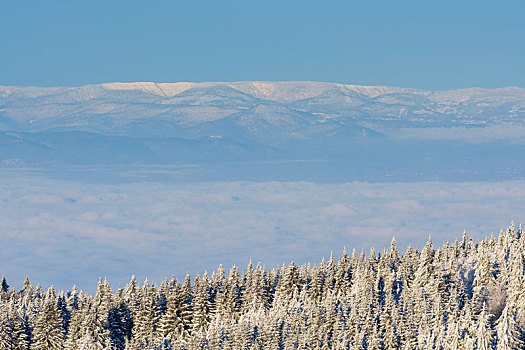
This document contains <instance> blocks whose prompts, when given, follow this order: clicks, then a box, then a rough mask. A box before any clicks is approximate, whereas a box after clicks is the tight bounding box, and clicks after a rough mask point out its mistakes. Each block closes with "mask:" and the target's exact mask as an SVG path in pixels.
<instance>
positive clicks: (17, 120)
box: [0, 82, 525, 165]
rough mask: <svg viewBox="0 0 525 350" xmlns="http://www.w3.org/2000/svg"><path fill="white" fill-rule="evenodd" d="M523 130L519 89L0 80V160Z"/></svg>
mask: <svg viewBox="0 0 525 350" xmlns="http://www.w3.org/2000/svg"><path fill="white" fill-rule="evenodd" d="M458 130H459V133H458ZM521 131H525V89H523V88H517V87H507V88H499V89H483V88H469V89H461V90H450V91H427V90H417V89H409V88H399V87H385V86H357V85H343V84H335V83H320V82H232V83H226V82H211V83H152V82H140V83H108V84H100V85H86V86H80V87H16V86H0V146H1V147H0V159H1V160H2V162H3V164H4V165H6V164H8V165H9V164H17V162H18V163H23V164H37V163H42V162H53V161H66V162H84V161H88V162H95V163H97V162H102V163H104V162H106V161H107V162H112V163H115V162H117V163H118V162H146V163H157V162H160V163H166V162H168V163H171V162H177V161H190V162H193V161H213V160H224V159H229V160H238V159H250V160H253V159H305V158H315V159H319V158H337V157H339V156H341V155H343V156H345V157H347V156H349V154H350V153H352V151H351V149H355V147H356V146H355V145H356V143H362V142H380V143H381V142H385V141H384V140H386V139H388V140H392V139H399V138H401V139H438V140H441V139H447V138H450V136H451V135H452V138H455V139H463V137H466V138H467V139H469V138H470V139H476V138H485V137H488V138H489V139H491V140H494V139H505V138H506V134H507V133H508V134H509V135H511V136H512V138H514V139H516V138H519V137H520V132H521ZM496 134H497V135H496ZM436 135H437V136H436ZM454 135H455V136H454ZM476 135H478V136H476ZM495 136H498V137H496V138H495ZM373 140H375V141H373ZM377 140H383V141H377ZM383 145H384V144H383ZM387 148H388V147H387ZM356 152H357V151H356ZM358 153H359V152H358Z"/></svg>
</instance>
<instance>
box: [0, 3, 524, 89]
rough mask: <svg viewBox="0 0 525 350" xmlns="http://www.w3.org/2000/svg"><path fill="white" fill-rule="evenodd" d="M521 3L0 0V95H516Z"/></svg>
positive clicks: (521, 80) (521, 62)
mask: <svg viewBox="0 0 525 350" xmlns="http://www.w3.org/2000/svg"><path fill="white" fill-rule="evenodd" d="M524 18H525V1H523V0H500V1H482V0H476V1H470V0H461V1H448V0H440V1H421V0H417V1H391V0H389V1H377V0H371V1H359V2H357V1H306V0H302V1H284V0H281V1H273V0H265V1H250V0H241V1H228V0H223V1H217V0H214V1H203V0H191V1H174V0H169V1H164V0H90V1H75V0H46V1H34V0H16V1H13V0H0V85H42V86H53V85H67V86H75V85H83V84H90V83H101V82H110V81H156V82H176V81H237V80H273V81H280V80H312V81H330V82H341V83H349V84H363V85H395V86H407V87H416V88H427V89H435V90H437V89H452V88H463V87H470V86H482V87H501V86H521V87H525V20H524Z"/></svg>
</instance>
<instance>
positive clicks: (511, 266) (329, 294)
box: [0, 224, 525, 350]
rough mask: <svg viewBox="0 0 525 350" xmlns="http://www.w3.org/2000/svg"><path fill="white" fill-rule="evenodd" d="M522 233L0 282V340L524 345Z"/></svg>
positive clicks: (92, 345) (211, 345)
mask: <svg viewBox="0 0 525 350" xmlns="http://www.w3.org/2000/svg"><path fill="white" fill-rule="evenodd" d="M524 266H525V237H524V234H523V231H522V229H521V226H520V227H519V228H516V227H515V226H514V224H512V226H511V227H509V228H508V229H507V230H505V231H501V232H500V234H499V235H498V236H497V237H494V236H491V237H489V238H486V239H483V240H480V241H477V242H475V241H473V240H472V239H470V238H468V237H467V235H466V234H464V235H463V238H462V239H461V240H456V241H455V242H454V243H445V244H444V245H443V246H442V247H440V248H436V247H434V245H433V244H432V241H431V239H429V240H428V242H427V243H426V245H425V246H424V247H423V248H422V249H419V248H411V247H409V248H408V249H407V250H406V251H405V252H404V253H401V252H400V251H398V249H397V247H396V241H395V239H393V240H392V243H391V245H390V248H389V249H385V250H383V251H382V252H380V253H378V252H376V251H375V250H374V249H372V250H371V251H370V252H369V253H368V254H365V253H364V252H361V253H356V251H355V250H354V251H352V252H350V253H347V251H346V249H345V250H344V251H343V253H342V255H341V256H340V257H339V258H335V257H334V256H333V255H332V256H331V257H330V258H329V259H328V260H323V261H321V262H320V263H319V264H317V265H311V264H306V265H303V266H297V265H296V264H294V263H293V262H292V263H290V264H289V265H288V266H284V265H283V266H282V267H279V268H274V269H269V270H268V269H266V268H264V267H263V266H261V265H260V264H257V265H254V264H252V263H251V262H250V263H249V264H248V266H247V267H246V268H245V269H243V270H239V269H238V268H237V267H235V266H233V267H232V268H231V269H230V270H229V271H225V270H224V269H223V267H222V266H220V267H219V268H218V269H217V270H216V271H214V272H213V273H211V274H209V273H207V272H204V273H203V274H202V275H196V276H194V277H193V278H191V277H190V276H189V275H188V276H186V278H185V280H184V281H181V282H179V281H177V280H176V279H175V278H171V279H170V280H168V279H165V280H164V281H162V282H161V283H160V284H156V283H150V282H149V281H147V280H146V281H144V283H138V282H137V281H136V280H135V278H134V277H132V278H131V281H130V282H129V283H128V284H127V285H126V286H124V287H123V288H120V287H119V288H118V289H116V290H113V289H112V288H111V286H110V284H109V282H108V281H106V280H102V279H101V280H100V281H99V284H98V287H97V290H96V292H95V294H94V295H92V294H90V293H85V292H82V291H79V290H77V289H76V288H73V289H72V290H71V291H67V292H63V291H56V290H55V289H54V288H53V287H51V288H49V289H48V290H47V291H45V290H43V289H42V288H40V286H37V287H34V286H33V285H32V284H31V282H30V280H29V278H26V280H25V282H24V284H23V287H22V288H21V290H15V289H13V288H10V287H9V285H8V283H7V281H6V280H5V279H3V280H2V286H1V291H0V299H1V301H0V348H1V349H6V350H7V349H105V348H107V349H130V350H131V349H523V348H525V345H524V344H525V342H524V341H525V293H524V283H525V281H524V277H525V276H524V273H525V271H524Z"/></svg>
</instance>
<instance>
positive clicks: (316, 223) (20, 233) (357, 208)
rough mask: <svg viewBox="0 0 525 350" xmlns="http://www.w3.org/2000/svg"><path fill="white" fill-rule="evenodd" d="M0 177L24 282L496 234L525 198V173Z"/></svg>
mask: <svg viewBox="0 0 525 350" xmlns="http://www.w3.org/2000/svg"><path fill="white" fill-rule="evenodd" d="M0 176H1V177H2V182H1V183H0V207H2V211H0V232H2V235H1V236H0V266H2V271H1V274H5V275H6V277H7V278H8V282H10V283H11V284H12V285H14V286H16V287H19V284H21V283H22V281H23V279H24V276H25V275H26V274H27V275H29V276H30V278H31V280H32V281H33V282H35V283H36V282H41V283H42V285H43V286H49V285H50V284H54V285H55V286H57V287H58V288H61V289H66V288H71V287H72V284H73V283H76V284H77V286H79V287H81V288H83V289H85V290H92V289H93V288H95V286H96V281H97V280H98V277H99V276H102V277H107V278H108V279H109V280H110V282H111V283H112V284H114V285H117V284H125V283H126V282H127V281H128V280H129V278H130V276H131V275H132V274H136V275H137V277H138V278H139V279H143V278H145V277H146V276H147V277H148V278H149V279H150V280H156V281H159V280H160V279H162V278H163V277H164V276H168V277H169V276H171V275H172V274H174V275H175V276H176V277H177V278H178V279H183V278H184V276H185V274H186V273H187V272H189V273H191V274H192V275H194V274H195V273H202V272H203V271H204V269H208V270H214V269H216V268H217V267H218V265H219V264H223V265H224V266H225V268H226V269H228V268H229V267H231V265H232V264H237V265H238V266H240V267H241V268H244V267H245V266H246V265H247V264H248V261H249V260H250V259H253V260H254V261H261V262H262V263H264V264H265V265H266V266H267V267H275V266H276V265H279V264H282V263H283V262H284V263H286V264H288V263H289V262H290V261H291V260H294V261H295V262H297V263H299V264H303V263H305V262H312V263H318V262H319V261H320V260H321V258H323V257H328V256H329V255H330V251H332V250H333V251H334V253H335V254H336V255H340V253H341V251H342V249H343V246H345V245H346V246H347V247H348V248H356V249H357V250H358V252H359V251H360V249H361V248H365V249H366V250H368V249H369V248H370V247H373V246H375V247H376V248H377V249H378V250H379V251H380V250H382V249H383V248H384V247H388V245H389V242H390V240H391V238H392V236H393V235H395V236H396V237H397V240H398V245H399V246H400V248H401V249H402V250H404V249H405V248H406V247H407V245H408V244H412V245H420V246H421V245H423V244H424V243H425V241H426V239H427V237H428V235H432V239H433V241H434V243H435V244H438V245H440V244H441V243H442V242H443V241H444V240H451V241H453V240H454V239H455V238H461V235H462V232H463V230H464V229H466V230H467V231H468V233H469V234H470V235H471V236H472V237H474V238H480V237H487V236H489V235H490V234H491V233H492V232H494V233H495V234H497V233H498V232H499V230H500V228H506V227H507V226H508V225H509V224H510V221H511V220H512V219H514V220H515V221H516V223H517V224H518V223H519V222H520V221H521V220H522V219H523V208H524V207H525V182H523V181H513V182H470V183H444V182H422V183H388V184H387V183H376V184H371V183H364V182H354V183H340V184H321V183H313V182H215V183H214V182H201V183H196V182H194V183H178V184H177V183H171V184H170V183H166V182H151V181H150V182H130V183H120V184H115V183H86V182H80V181H71V180H64V179H62V180H60V179H52V178H50V177H47V176H43V175H42V174H40V173H38V172H36V173H33V172H31V171H27V170H23V169H11V170H9V169H4V170H1V172H0Z"/></svg>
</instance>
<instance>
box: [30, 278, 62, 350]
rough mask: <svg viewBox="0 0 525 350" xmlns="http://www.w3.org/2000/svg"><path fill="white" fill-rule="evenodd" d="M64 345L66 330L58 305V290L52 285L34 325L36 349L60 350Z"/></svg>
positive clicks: (34, 345) (33, 347) (34, 346)
mask: <svg viewBox="0 0 525 350" xmlns="http://www.w3.org/2000/svg"><path fill="white" fill-rule="evenodd" d="M63 347H64V330H63V328H62V322H61V319H60V313H59V310H58V307H57V297H56V292H55V290H54V288H53V287H50V288H49V289H48V291H47V293H46V295H45V297H44V304H43V306H42V309H41V310H40V311H39V313H38V316H37V318H36V321H35V324H34V326H33V344H32V346H31V349H35V350H58V349H62V348H63Z"/></svg>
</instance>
